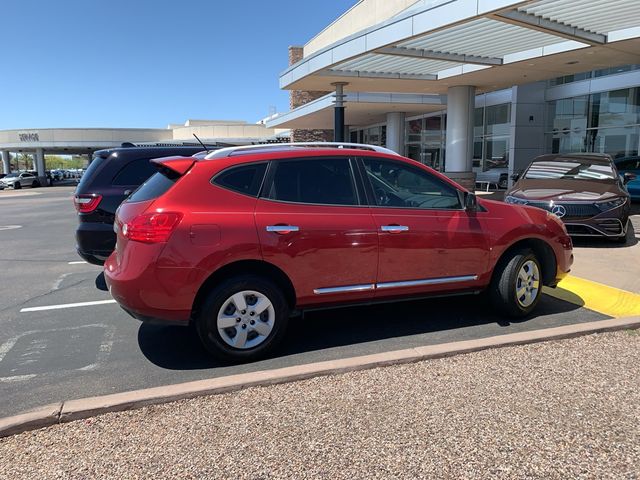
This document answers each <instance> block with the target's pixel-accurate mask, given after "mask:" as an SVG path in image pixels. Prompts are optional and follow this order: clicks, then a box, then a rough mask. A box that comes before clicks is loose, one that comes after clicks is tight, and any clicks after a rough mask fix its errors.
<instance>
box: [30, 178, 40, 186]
mask: <svg viewBox="0 0 640 480" xmlns="http://www.w3.org/2000/svg"><path fill="white" fill-rule="evenodd" d="M39 186H40V182H39V181H38V180H34V181H33V182H32V183H31V188H37V187H39Z"/></svg>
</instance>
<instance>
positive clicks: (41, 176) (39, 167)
mask: <svg viewBox="0 0 640 480" xmlns="http://www.w3.org/2000/svg"><path fill="white" fill-rule="evenodd" d="M35 159H36V162H35V163H36V165H35V167H36V171H37V172H38V180H40V185H43V186H44V185H48V184H49V183H48V181H47V173H46V172H45V170H46V168H45V164H44V163H45V162H44V149H42V148H36V155H35Z"/></svg>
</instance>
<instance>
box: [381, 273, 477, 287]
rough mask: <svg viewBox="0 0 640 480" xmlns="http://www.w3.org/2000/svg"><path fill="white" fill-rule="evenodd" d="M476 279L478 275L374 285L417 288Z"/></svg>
mask: <svg viewBox="0 0 640 480" xmlns="http://www.w3.org/2000/svg"><path fill="white" fill-rule="evenodd" d="M477 279H478V275H463V276H460V277H440V278H425V279H423V280H406V281H402V282H384V283H378V284H376V288H402V287H419V286H422V285H441V284H443V283H459V282H471V281H474V280H477Z"/></svg>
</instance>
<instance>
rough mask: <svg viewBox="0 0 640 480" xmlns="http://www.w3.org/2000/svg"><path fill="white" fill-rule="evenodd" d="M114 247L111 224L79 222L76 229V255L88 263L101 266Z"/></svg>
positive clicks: (113, 234) (113, 233)
mask: <svg viewBox="0 0 640 480" xmlns="http://www.w3.org/2000/svg"><path fill="white" fill-rule="evenodd" d="M115 246H116V234H115V232H114V231H113V224H111V223H95V222H81V223H80V224H79V225H78V228H77V229H76V249H77V251H78V255H80V257H82V258H83V259H84V260H86V261H87V262H89V263H93V264H94V265H102V264H103V263H104V262H105V260H106V259H107V257H109V255H111V252H113V249H114V248H115Z"/></svg>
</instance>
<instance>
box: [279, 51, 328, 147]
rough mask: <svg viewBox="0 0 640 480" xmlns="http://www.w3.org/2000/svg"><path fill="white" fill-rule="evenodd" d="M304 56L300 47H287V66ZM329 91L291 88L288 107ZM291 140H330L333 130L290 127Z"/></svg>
mask: <svg viewBox="0 0 640 480" xmlns="http://www.w3.org/2000/svg"><path fill="white" fill-rule="evenodd" d="M303 56H304V50H303V48H302V47H289V66H291V65H293V64H294V63H298V62H299V61H300V60H302V58H303ZM328 93H331V92H317V91H314V92H308V91H304V90H291V92H290V93H289V107H290V108H291V110H293V109H294V108H298V107H301V106H302V105H304V104H306V103H309V102H311V101H313V100H316V99H318V98H320V97H324V96H325V95H327V94H328ZM291 141H292V142H332V141H333V130H321V129H314V130H304V129H300V128H294V129H291Z"/></svg>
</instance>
